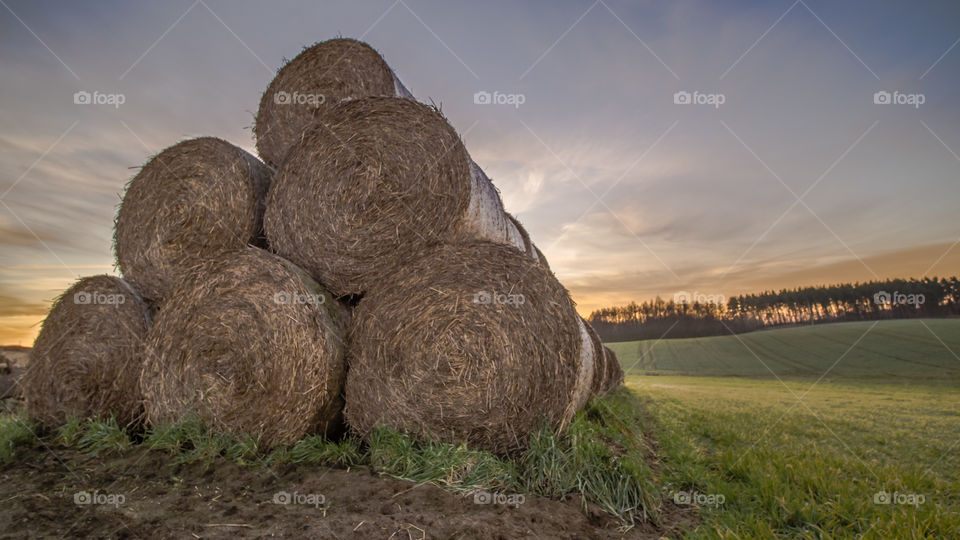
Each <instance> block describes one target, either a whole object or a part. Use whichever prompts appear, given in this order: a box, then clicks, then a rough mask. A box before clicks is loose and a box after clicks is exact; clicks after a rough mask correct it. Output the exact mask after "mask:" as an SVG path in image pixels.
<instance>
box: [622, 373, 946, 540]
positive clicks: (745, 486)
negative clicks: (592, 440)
mask: <svg viewBox="0 0 960 540" xmlns="http://www.w3.org/2000/svg"><path fill="white" fill-rule="evenodd" d="M627 386H628V387H629V388H630V389H631V390H633V391H634V392H636V393H637V394H638V395H641V396H644V397H645V398H646V399H647V401H648V409H649V411H650V412H651V414H652V415H653V416H654V418H655V420H656V424H657V438H658V439H659V443H660V460H661V464H662V472H661V475H662V476H661V478H660V479H659V480H660V481H659V484H660V485H661V489H662V495H663V496H664V497H665V498H667V499H670V498H671V497H676V496H677V495H676V494H677V493H679V494H680V495H679V496H680V497H681V498H680V499H679V502H681V503H685V502H686V501H685V500H684V499H683V497H689V498H690V499H691V500H692V499H693V498H699V500H700V504H698V506H699V508H700V515H701V517H702V518H703V523H702V524H701V525H700V526H699V527H698V528H697V529H695V530H694V531H691V532H690V533H689V534H688V535H687V536H685V537H688V538H772V537H780V538H878V539H880V538H960V392H957V391H956V390H955V389H953V388H948V387H945V386H942V385H940V386H903V385H886V384H873V385H868V384H845V383H834V384H819V385H813V386H812V387H811V383H809V382H801V381H789V382H786V383H781V382H779V381H775V380H751V379H735V378H697V377H673V376H668V377H664V376H661V377H644V376H629V377H628V378H627ZM881 492H885V493H889V494H890V495H889V497H890V499H891V500H894V502H893V503H892V504H877V503H876V502H875V497H877V496H878V493H881ZM880 497H881V499H880V500H881V501H882V500H883V499H882V497H883V496H882V495H880ZM721 501H722V504H718V503H720V502H721ZM911 503H913V504H911Z"/></svg>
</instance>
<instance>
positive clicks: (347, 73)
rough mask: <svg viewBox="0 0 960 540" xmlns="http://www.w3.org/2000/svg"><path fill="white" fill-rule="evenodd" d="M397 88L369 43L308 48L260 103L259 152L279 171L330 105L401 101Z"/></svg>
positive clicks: (256, 128) (328, 43) (282, 72)
mask: <svg viewBox="0 0 960 540" xmlns="http://www.w3.org/2000/svg"><path fill="white" fill-rule="evenodd" d="M397 83H398V81H397V82H395V78H394V75H393V72H392V71H391V70H390V66H388V65H387V63H386V62H385V61H384V60H383V57H382V56H380V53H378V52H377V51H375V50H374V49H373V47H371V46H370V45H367V44H366V43H363V42H360V41H356V40H354V39H347V38H337V39H331V40H329V41H323V42H320V43H317V44H315V45H313V46H311V47H308V48H306V49H304V50H303V51H302V52H301V53H300V54H299V55H297V57H296V58H294V59H293V60H291V61H290V62H288V63H287V64H286V65H285V66H283V67H282V68H281V69H280V71H278V72H277V75H276V77H274V79H273V81H272V82H271V83H270V86H268V87H267V90H266V91H265V92H264V93H263V96H262V97H261V98H260V107H259V109H258V110H257V119H256V123H255V124H254V128H253V131H254V133H255V134H256V137H257V151H258V152H259V153H260V156H261V157H262V158H263V159H264V161H266V162H267V163H268V164H270V165H272V166H273V167H279V166H280V164H281V163H282V162H283V157H284V155H285V154H286V153H287V150H288V149H289V148H290V147H291V146H293V144H294V142H296V141H297V140H298V139H299V138H300V135H301V134H302V133H303V132H304V130H305V129H306V128H307V127H309V126H310V125H311V124H313V123H314V122H315V121H316V120H317V118H318V117H320V116H321V115H322V114H324V112H325V110H326V109H328V108H329V107H330V106H332V105H335V104H336V103H338V102H339V101H341V100H343V99H347V98H361V97H367V96H396V95H397V93H398V88H397ZM404 90H405V89H404ZM408 94H409V93H408Z"/></svg>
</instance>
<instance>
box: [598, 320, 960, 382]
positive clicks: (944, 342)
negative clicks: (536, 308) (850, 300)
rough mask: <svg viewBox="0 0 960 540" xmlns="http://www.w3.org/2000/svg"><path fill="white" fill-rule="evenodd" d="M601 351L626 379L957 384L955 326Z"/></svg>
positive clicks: (835, 330)
mask: <svg viewBox="0 0 960 540" xmlns="http://www.w3.org/2000/svg"><path fill="white" fill-rule="evenodd" d="M608 345H609V347H610V348H611V349H613V350H614V351H615V352H616V353H617V356H618V358H619V359H620V363H621V364H622V365H623V367H624V369H625V370H627V373H633V374H651V375H652V374H662V375H696V376H717V377H771V378H773V377H779V378H784V379H814V380H816V379H818V378H820V377H821V376H824V380H825V381H834V380H839V381H843V380H848V381H854V380H856V381H873V382H879V381H890V382H921V383H936V384H957V383H958V382H960V319H912V320H893V321H871V322H855V323H836V324H827V325H819V326H805V327H798V328H783V329H777V330H764V331H759V332H751V333H747V334H741V335H735V336H718V337H708V338H690V339H670V340H659V341H657V340H648V341H629V342H622V343H610V344H608ZM825 373H826V375H824V374H825Z"/></svg>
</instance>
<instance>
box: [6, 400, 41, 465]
mask: <svg viewBox="0 0 960 540" xmlns="http://www.w3.org/2000/svg"><path fill="white" fill-rule="evenodd" d="M34 440H35V437H34V435H33V424H31V423H30V420H29V419H27V417H26V416H25V415H22V414H18V413H3V414H0V465H6V464H7V463H10V462H11V461H13V460H14V458H15V457H16V456H17V449H18V448H19V447H21V446H27V445H30V444H31V443H33V441H34Z"/></svg>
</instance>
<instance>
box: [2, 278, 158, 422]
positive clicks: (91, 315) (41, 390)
mask: <svg viewBox="0 0 960 540" xmlns="http://www.w3.org/2000/svg"><path fill="white" fill-rule="evenodd" d="M150 317H151V316H150V311H149V309H148V308H147V305H146V304H145V303H144V302H143V300H141V298H140V296H139V295H138V294H137V292H136V291H135V290H134V289H133V288H132V287H130V285H129V284H127V282H125V281H124V280H122V279H120V278H117V277H113V276H106V275H101V276H93V277H87V278H83V279H81V280H80V281H78V282H77V283H75V284H74V285H73V286H72V287H70V288H69V289H67V290H66V292H64V293H63V294H62V295H60V297H59V298H57V300H56V301H55V302H54V304H53V307H52V308H51V309H50V313H49V314H48V315H47V318H46V320H44V321H43V326H42V327H41V329H40V334H39V335H38V336H37V340H36V342H35V343H34V345H33V349H31V351H30V356H29V363H28V364H27V368H26V370H25V371H24V374H23V377H22V379H21V380H20V389H21V391H22V392H23V397H24V399H25V400H26V405H27V410H28V411H29V412H30V415H31V416H32V417H33V418H35V419H36V420H37V421H38V422H40V423H41V424H44V425H47V426H59V425H61V424H63V423H64V422H66V420H67V418H69V417H79V418H84V417H92V416H99V417H108V416H110V415H113V416H115V417H116V419H117V421H118V422H119V423H120V424H121V425H128V424H131V423H135V422H136V421H138V420H139V419H140V417H141V416H142V414H141V413H142V406H141V396H140V387H139V384H138V377H139V375H140V361H139V353H140V351H141V349H142V347H143V339H144V337H145V336H146V334H147V329H148V328H149V326H150Z"/></svg>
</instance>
